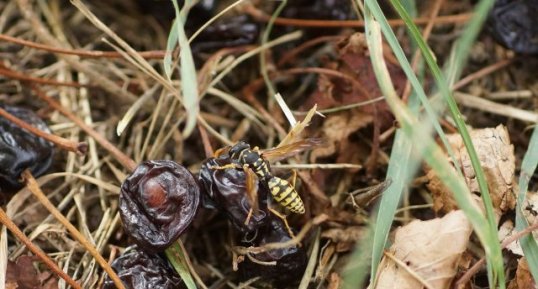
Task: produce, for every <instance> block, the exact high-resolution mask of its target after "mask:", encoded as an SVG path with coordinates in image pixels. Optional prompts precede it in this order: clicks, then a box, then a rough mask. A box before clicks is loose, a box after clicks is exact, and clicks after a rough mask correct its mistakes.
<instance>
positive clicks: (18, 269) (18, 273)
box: [6, 255, 41, 289]
mask: <svg viewBox="0 0 538 289" xmlns="http://www.w3.org/2000/svg"><path fill="white" fill-rule="evenodd" d="M36 260H37V258H36V257H33V256H25V255H23V256H20V257H19V258H17V260H16V262H12V261H8V265H7V280H6V284H8V286H13V287H11V288H18V289H34V288H39V287H40V285H41V282H40V281H39V276H38V274H37V272H36V270H35V268H34V265H33V262H35V261H36Z"/></svg>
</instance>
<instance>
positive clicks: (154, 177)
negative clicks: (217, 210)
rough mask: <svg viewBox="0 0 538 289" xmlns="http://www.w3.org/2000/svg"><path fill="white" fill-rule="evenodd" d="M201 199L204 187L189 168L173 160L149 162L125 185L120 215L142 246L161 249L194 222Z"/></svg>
mask: <svg viewBox="0 0 538 289" xmlns="http://www.w3.org/2000/svg"><path fill="white" fill-rule="evenodd" d="M199 202H200V188H199V186H198V183H197V182H196V179H195V178H194V176H193V175H192V174H191V172H190V171H189V170H187V169H186V168H185V167H183V166H181V165H179V164H177V163H176V162H173V161H168V160H158V161H145V162H143V163H141V164H140V165H139V166H138V167H137V168H136V169H135V171H134V172H133V173H132V174H131V175H130V176H129V177H128V178H127V179H126V180H125V181H124V182H123V184H122V186H121V192H120V202H119V207H120V216H121V219H122V221H123V227H124V229H125V231H126V232H127V233H128V234H129V235H130V236H131V237H132V238H133V239H134V241H135V242H136V243H137V244H138V245H139V246H140V247H141V248H143V249H144V250H148V251H151V252H159V251H164V250H165V249H166V248H167V247H168V246H170V245H171V244H172V243H173V242H174V241H176V240H177V239H178V238H179V236H180V235H181V233H182V232H183V231H184V230H185V229H186V228H187V227H188V226H189V225H190V223H191V222H192V220H193V218H194V216H195V215H196V211H197V209H198V204H199Z"/></svg>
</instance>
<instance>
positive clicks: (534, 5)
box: [488, 0, 538, 54]
mask: <svg viewBox="0 0 538 289" xmlns="http://www.w3.org/2000/svg"><path fill="white" fill-rule="evenodd" d="M537 15H538V1H536V0H497V1H496V2H495V5H494V7H493V9H492V10H491V13H490V15H489V20H488V28H489V29H490V31H491V33H492V35H493V37H494V38H495V39H496V40H497V41H499V42H500V43H501V44H502V45H504V46H506V47H507V48H509V49H512V50H513V51H515V52H518V53H524V54H536V53H538V18H537Z"/></svg>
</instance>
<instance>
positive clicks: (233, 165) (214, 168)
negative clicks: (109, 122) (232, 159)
mask: <svg viewBox="0 0 538 289" xmlns="http://www.w3.org/2000/svg"><path fill="white" fill-rule="evenodd" d="M209 168H210V169H212V170H227V169H238V168H241V166H238V165H236V164H233V163H232V164H226V165H223V166H210V167H209Z"/></svg>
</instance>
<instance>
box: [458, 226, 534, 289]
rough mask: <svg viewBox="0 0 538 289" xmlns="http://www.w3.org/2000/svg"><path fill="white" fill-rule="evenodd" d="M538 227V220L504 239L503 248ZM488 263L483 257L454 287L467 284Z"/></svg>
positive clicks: (461, 286)
mask: <svg viewBox="0 0 538 289" xmlns="http://www.w3.org/2000/svg"><path fill="white" fill-rule="evenodd" d="M537 229H538V222H535V223H534V224H532V225H530V226H528V227H527V228H525V229H524V230H521V231H520V232H517V233H515V234H513V235H512V236H510V237H508V238H506V239H504V241H503V242H502V244H501V248H503V249H504V248H506V247H507V246H508V245H510V244H511V243H512V242H515V241H516V240H519V239H520V238H521V237H523V236H525V235H527V234H530V233H531V232H532V231H534V230H537ZM485 263H486V258H485V257H482V258H480V260H478V261H477V262H476V263H475V264H474V265H473V267H471V268H470V269H469V270H467V272H465V274H463V276H461V278H460V279H459V280H458V281H457V282H456V283H454V288H464V286H465V284H467V282H469V280H471V278H472V277H473V276H474V275H475V274H476V273H477V272H478V271H479V270H480V268H482V266H484V264H485Z"/></svg>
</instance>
